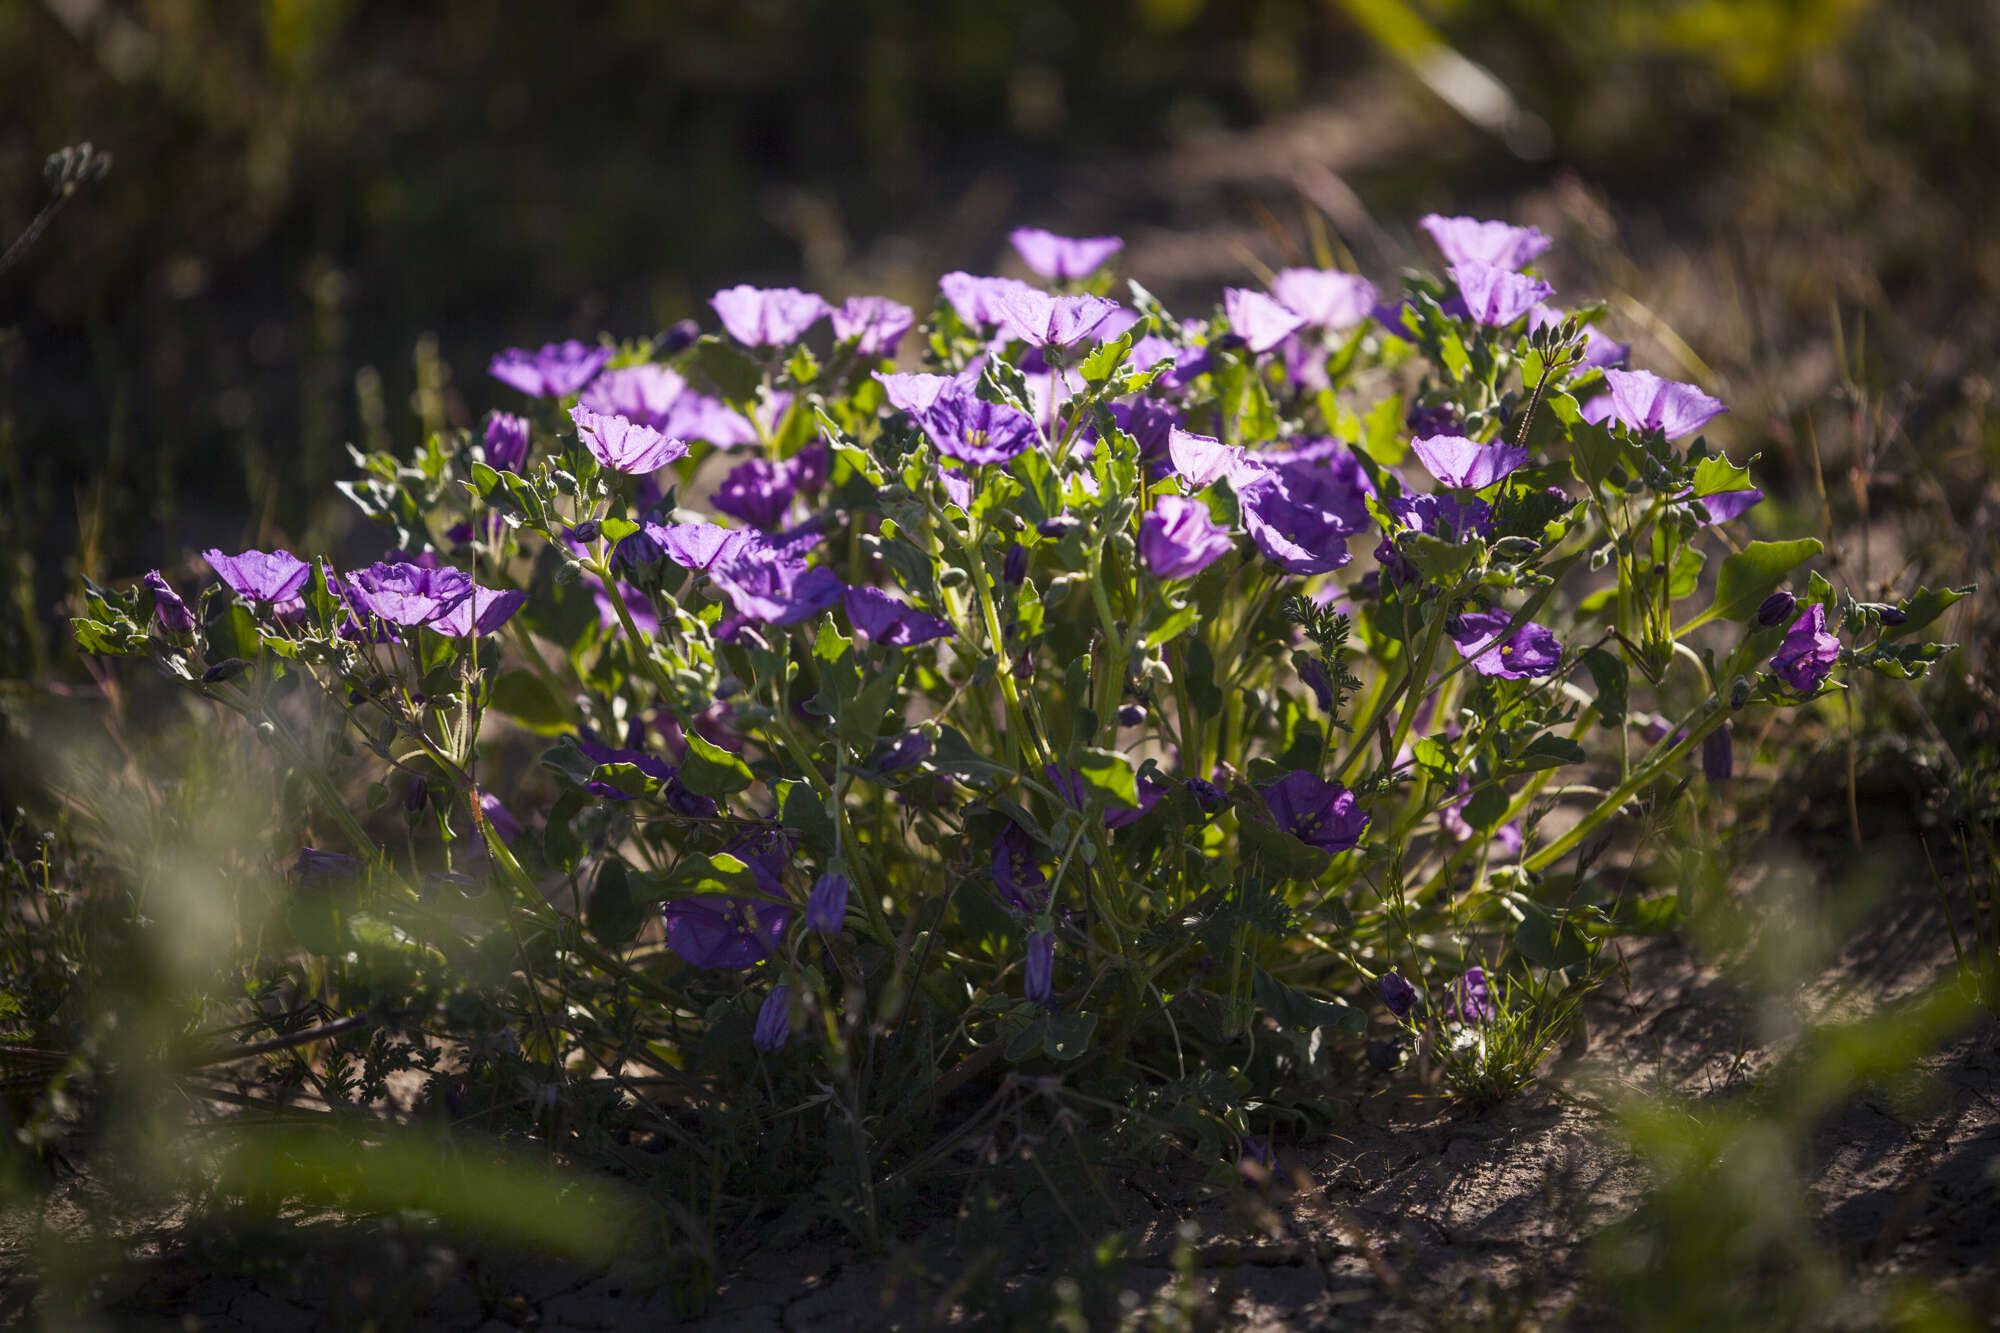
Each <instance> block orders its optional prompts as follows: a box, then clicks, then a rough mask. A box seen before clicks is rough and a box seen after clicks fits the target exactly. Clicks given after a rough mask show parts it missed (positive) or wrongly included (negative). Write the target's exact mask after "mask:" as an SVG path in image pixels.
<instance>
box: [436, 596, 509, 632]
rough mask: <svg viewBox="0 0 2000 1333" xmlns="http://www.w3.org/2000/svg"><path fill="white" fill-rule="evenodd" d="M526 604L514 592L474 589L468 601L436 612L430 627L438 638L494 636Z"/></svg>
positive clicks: (459, 602) (464, 600)
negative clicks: (446, 636) (439, 635)
mask: <svg viewBox="0 0 2000 1333" xmlns="http://www.w3.org/2000/svg"><path fill="white" fill-rule="evenodd" d="M527 604H528V594H526V593H525V592H520V591H518V590H516V589H512V588H509V589H500V588H480V587H474V588H473V590H472V595H471V596H470V597H466V598H462V599H461V600H459V601H458V602H457V603H455V604H454V605H452V606H451V607H450V608H449V609H448V610H445V611H442V612H440V613H439V614H438V615H437V617H436V618H435V619H433V620H432V621H431V622H430V626H431V628H432V629H434V630H436V631H437V632H438V633H440V634H450V635H454V636H457V637H460V638H463V637H465V636H466V635H469V634H477V635H487V634H496V633H498V632H499V630H500V627H501V626H502V625H505V624H506V623H507V622H508V621H509V620H512V619H513V618H514V613H515V612H516V611H519V610H520V609H521V608H522V607H524V606H526V605H527Z"/></svg>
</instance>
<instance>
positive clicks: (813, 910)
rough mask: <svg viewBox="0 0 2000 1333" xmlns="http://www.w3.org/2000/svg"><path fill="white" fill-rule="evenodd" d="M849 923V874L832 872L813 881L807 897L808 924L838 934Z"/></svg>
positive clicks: (816, 928) (831, 933)
mask: <svg viewBox="0 0 2000 1333" xmlns="http://www.w3.org/2000/svg"><path fill="white" fill-rule="evenodd" d="M846 923H847V876H845V875H836V874H832V873H828V874H824V875H821V876H820V877H819V878H818V879H817V880H815V881H813V886H812V893H811V894H810V895H808V896H807V898H806V925H807V926H808V927H810V928H811V929H813V930H817V931H822V932H824V933H826V934H828V935H834V934H838V933H839V931H840V928H841V927H842V926H843V925H845V924H846Z"/></svg>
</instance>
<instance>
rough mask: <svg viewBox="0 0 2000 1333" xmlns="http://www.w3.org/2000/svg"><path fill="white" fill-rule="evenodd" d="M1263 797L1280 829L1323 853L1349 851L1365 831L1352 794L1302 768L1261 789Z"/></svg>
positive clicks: (1365, 821)
mask: <svg viewBox="0 0 2000 1333" xmlns="http://www.w3.org/2000/svg"><path fill="white" fill-rule="evenodd" d="M1263 796H1264V804H1265V806H1266V807H1268V808H1269V809H1270V811H1271V817H1272V818H1273V819H1275V820H1277V821H1278V827H1279V828H1281V829H1283V830H1284V831H1285V832H1287V833H1289V834H1291V835H1292V836H1293V837H1295V838H1297V839H1298V840H1299V841H1300V842H1303V843H1307V844H1308V845H1310V846H1313V847H1317V848H1319V849H1320V850H1321V851H1324V852H1344V851H1346V850H1348V849H1349V848H1350V847H1353V846H1355V845H1356V844H1357V843H1359V842H1360V841H1361V835H1362V833H1363V832H1364V831H1366V830H1367V828H1368V815H1367V814H1366V813H1365V812H1364V811H1362V810H1361V809H1360V807H1359V804H1358V803H1357V802H1356V801H1355V799H1354V793H1353V792H1351V791H1349V790H1348V789H1347V788H1345V787H1343V786H1341V785H1340V784H1339V783H1338V782H1327V781H1324V780H1323V779H1321V778H1320V777H1318V776H1317V775H1316V774H1313V773H1310V772H1308V771H1307V770H1305V769H1303V768H1295V769H1293V770H1292V771H1291V772H1290V773H1287V774H1286V775H1285V776H1284V777H1282V778H1280V779H1278V781H1276V782H1274V783H1272V784H1271V785H1270V786H1268V787H1266V788H1264V791H1263Z"/></svg>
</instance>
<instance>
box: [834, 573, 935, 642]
mask: <svg viewBox="0 0 2000 1333" xmlns="http://www.w3.org/2000/svg"><path fill="white" fill-rule="evenodd" d="M846 596H847V619H848V620H849V622H850V623H852V624H853V626H854V630H855V633H857V634H859V635H861V636H862V637H863V638H865V639H867V640H869V641H870V642H872V643H886V644H890V645H892V646H894V647H897V648H913V647H915V646H916V645H918V644H920V643H929V642H931V640H933V639H944V638H949V637H951V635H952V634H953V633H954V631H953V630H952V627H951V622H950V621H948V620H940V619H938V618H937V617H936V616H933V615H929V614H926V613H925V612H922V611H919V610H917V608H915V607H914V606H910V605H908V604H906V603H904V602H899V601H897V600H896V599H895V598H894V597H891V596H890V595H889V594H888V593H886V592H883V591H882V590H881V589H880V588H861V587H850V588H849V589H848V590H847V594H846Z"/></svg>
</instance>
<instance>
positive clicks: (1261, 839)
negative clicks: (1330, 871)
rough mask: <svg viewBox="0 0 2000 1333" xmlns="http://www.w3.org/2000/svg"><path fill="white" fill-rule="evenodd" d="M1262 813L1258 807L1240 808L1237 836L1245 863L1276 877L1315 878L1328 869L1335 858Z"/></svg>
mask: <svg viewBox="0 0 2000 1333" xmlns="http://www.w3.org/2000/svg"><path fill="white" fill-rule="evenodd" d="M1260 804H1261V803H1260ZM1260 814H1261V812H1260V811H1259V810H1258V809H1256V808H1255V807H1246V806H1241V805H1239V807H1238V815H1239V823H1238V824H1237V838H1238V839H1239V841H1240V842H1241V843H1242V850H1243V853H1244V857H1243V859H1244V863H1245V864H1246V865H1250V864H1254V865H1255V866H1256V867H1257V869H1259V870H1260V871H1262V872H1263V873H1265V874H1267V875H1270V876H1272V877H1273V878H1275V879H1297V880H1314V879H1318V878H1319V877H1320V876H1321V875H1322V874H1324V873H1325V872H1326V868H1327V866H1328V865H1329V864H1331V863H1332V861H1333V857H1332V855H1331V854H1330V853H1328V852H1326V851H1325V850H1323V849H1321V848H1318V847H1315V846H1313V845H1312V844H1311V843H1307V842H1302V841H1300V840H1299V839H1298V838H1295V837H1293V836H1292V835H1291V834H1289V833H1287V832H1285V830H1283V829H1281V828H1279V827H1278V826H1277V825H1276V824H1272V823H1267V822H1265V821H1266V820H1268V819H1269V816H1268V815H1262V817H1260Z"/></svg>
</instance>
